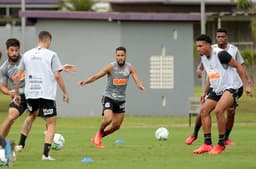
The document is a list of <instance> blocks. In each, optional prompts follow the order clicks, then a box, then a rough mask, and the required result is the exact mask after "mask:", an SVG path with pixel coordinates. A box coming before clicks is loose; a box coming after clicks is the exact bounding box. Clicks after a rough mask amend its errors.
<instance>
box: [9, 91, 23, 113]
mask: <svg viewBox="0 0 256 169" xmlns="http://www.w3.org/2000/svg"><path fill="white" fill-rule="evenodd" d="M20 97H21V103H20V105H17V104H15V103H14V102H13V101H12V102H11V103H10V104H9V107H10V108H16V109H17V110H18V112H19V116H20V115H22V114H23V113H24V112H25V110H26V109H27V101H26V99H25V95H24V94H21V95H20Z"/></svg>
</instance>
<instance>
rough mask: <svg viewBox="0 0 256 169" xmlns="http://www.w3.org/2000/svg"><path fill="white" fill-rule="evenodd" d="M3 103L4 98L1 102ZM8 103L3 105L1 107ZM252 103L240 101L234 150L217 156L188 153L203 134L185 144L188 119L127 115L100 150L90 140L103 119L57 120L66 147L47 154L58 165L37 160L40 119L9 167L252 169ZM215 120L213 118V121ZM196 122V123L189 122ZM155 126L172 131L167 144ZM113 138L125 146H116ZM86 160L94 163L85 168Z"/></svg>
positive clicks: (255, 123) (255, 164) (17, 126)
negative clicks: (23, 147)
mask: <svg viewBox="0 0 256 169" xmlns="http://www.w3.org/2000/svg"><path fill="white" fill-rule="evenodd" d="M1 100H3V99H1ZM5 103H6V102H5ZM255 103H256V100H255V98H248V97H243V98H242V99H241V102H240V107H239V109H238V111H237V116H236V123H235V127H234V129H233V132H232V134H231V138H232V140H233V141H234V142H235V143H236V145H235V146H227V148H226V150H225V151H224V152H223V153H222V154H219V155H208V154H201V155H195V154H193V153H192V151H193V150H194V149H196V148H198V147H199V145H200V144H201V143H202V142H203V137H202V132H201V133H200V136H199V138H198V140H197V141H196V142H195V143H194V144H193V145H190V146H188V145H186V144H185V139H186V138H187V136H189V135H190V134H191V133H192V130H193V128H192V127H191V128H190V127H188V117H185V116H184V117H140V116H127V117H126V118H125V121H124V123H123V126H122V128H121V129H120V130H119V131H117V132H116V133H114V134H112V135H110V136H108V137H106V138H104V139H103V144H104V146H105V148H103V149H98V148H96V147H95V146H94V145H92V144H91V142H90V139H91V136H92V135H93V134H94V133H95V132H96V130H97V129H98V126H99V123H100V121H101V117H100V116H99V117H90V118H59V119H58V121H57V132H59V133H61V134H63V136H64V137H65V147H64V148H63V149H61V150H59V151H56V150H51V152H50V155H51V156H53V157H54V158H56V161H41V160H40V159H41V154H42V150H43V142H44V141H43V140H44V138H43V132H44V129H45V124H44V121H43V120H42V119H40V118H38V119H37V120H36V121H35V123H34V124H33V127H32V130H31V133H30V135H29V137H28V139H27V144H26V147H25V149H24V151H23V152H20V153H17V161H16V163H15V165H14V166H13V168H19V169H28V168H31V169H32V168H33V169H34V168H35V169H46V168H47V169H65V168H71V169H81V168H88V169H199V168H207V169H219V168H225V169H234V168H246V169H255V168H256V161H255V157H256V155H255V153H256V143H255V140H256V135H255V131H256V114H255V113H256V112H255V107H254V106H253V105H255ZM1 104H3V105H1V108H2V109H1V110H0V112H1V113H0V120H1V121H3V119H4V118H5V116H6V108H7V105H6V104H4V102H2V103H1ZM25 116H26V114H25V115H23V116H22V117H21V118H19V119H18V120H17V121H16V122H15V123H14V125H13V127H12V128H11V131H10V133H9V136H8V139H12V140H15V142H18V139H19V135H20V130H21V126H22V123H23V121H24V119H25ZM212 119H215V116H214V117H213V118H212ZM193 121H194V118H193ZM158 127H166V128H167V129H168V130H169V132H170V137H169V139H168V140H167V141H158V140H156V139H155V137H154V133H155V130H156V129H157V128H158ZM212 135H213V143H214V144H216V142H217V140H218V136H217V129H216V123H215V121H213V132H212ZM117 139H123V140H124V143H122V144H117V143H115V141H116V140H117ZM85 157H89V158H91V159H93V160H94V161H93V162H91V163H83V162H81V160H82V159H83V158H85Z"/></svg>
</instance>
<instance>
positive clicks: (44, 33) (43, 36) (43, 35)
mask: <svg viewBox="0 0 256 169" xmlns="http://www.w3.org/2000/svg"><path fill="white" fill-rule="evenodd" d="M38 38H39V40H41V41H45V40H46V39H48V38H49V39H50V40H51V39H52V35H51V33H50V32H48V31H40V32H39V34H38Z"/></svg>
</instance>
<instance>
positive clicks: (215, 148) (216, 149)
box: [208, 144, 225, 154]
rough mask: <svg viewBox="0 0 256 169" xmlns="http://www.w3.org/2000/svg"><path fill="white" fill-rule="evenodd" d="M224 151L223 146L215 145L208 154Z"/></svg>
mask: <svg viewBox="0 0 256 169" xmlns="http://www.w3.org/2000/svg"><path fill="white" fill-rule="evenodd" d="M224 150H225V146H221V145H219V144H217V145H216V146H215V147H214V148H213V149H212V150H211V151H209V152H208V154H220V153H221V152H222V151H224Z"/></svg>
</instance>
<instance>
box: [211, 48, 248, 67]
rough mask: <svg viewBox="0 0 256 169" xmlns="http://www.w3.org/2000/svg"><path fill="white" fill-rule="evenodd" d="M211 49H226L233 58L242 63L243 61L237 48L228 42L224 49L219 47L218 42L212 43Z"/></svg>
mask: <svg viewBox="0 0 256 169" xmlns="http://www.w3.org/2000/svg"><path fill="white" fill-rule="evenodd" d="M212 48H213V50H219V51H222V50H225V51H227V52H228V53H229V54H230V55H231V56H232V57H233V59H235V60H236V61H237V62H238V63H240V64H243V63H244V59H243V57H242V56H241V54H240V52H239V50H238V48H237V47H236V46H234V45H232V44H230V43H228V44H227V47H226V48H225V49H222V48H219V46H218V44H213V45H212Z"/></svg>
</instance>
